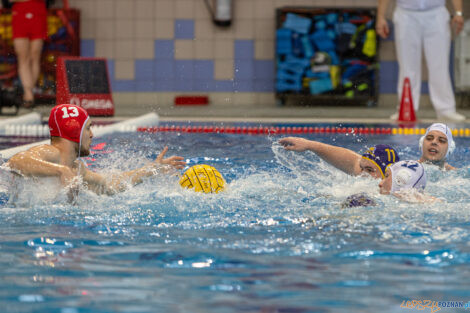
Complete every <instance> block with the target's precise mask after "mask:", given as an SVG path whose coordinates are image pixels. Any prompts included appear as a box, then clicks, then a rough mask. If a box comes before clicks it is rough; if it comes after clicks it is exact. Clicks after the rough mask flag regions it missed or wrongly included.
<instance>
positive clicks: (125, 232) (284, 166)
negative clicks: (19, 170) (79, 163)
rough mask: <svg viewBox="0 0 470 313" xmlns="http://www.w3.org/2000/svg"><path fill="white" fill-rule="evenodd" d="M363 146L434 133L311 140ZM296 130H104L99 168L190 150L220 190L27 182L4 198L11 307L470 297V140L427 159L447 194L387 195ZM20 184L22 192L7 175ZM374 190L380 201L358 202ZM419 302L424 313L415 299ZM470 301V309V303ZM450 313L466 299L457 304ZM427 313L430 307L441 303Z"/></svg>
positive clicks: (276, 308)
mask: <svg viewBox="0 0 470 313" xmlns="http://www.w3.org/2000/svg"><path fill="white" fill-rule="evenodd" d="M302 136H303V137H306V138H309V139H315V140H319V141H322V142H327V143H331V144H335V145H341V146H345V147H347V148H350V149H353V150H355V151H358V152H360V151H364V150H365V149H366V148H367V147H369V146H371V145H374V144H378V143H388V144H391V145H393V146H394V147H396V149H397V150H398V151H399V153H400V158H401V159H403V160H404V159H409V158H410V159H417V158H418V156H419V152H418V147H417V142H418V136H385V135H376V136H364V137H362V136H353V135H350V134H349V135H346V134H334V135H332V134H329V135H319V134H315V135H313V134H312V135H302ZM279 138H281V136H271V137H269V136H243V135H229V134H186V133H183V134H181V133H176V132H168V133H155V134H147V133H137V134H136V133H132V134H130V133H127V134H119V135H113V136H107V137H102V138H98V139H96V140H95V141H94V144H100V143H101V144H102V145H101V146H100V148H101V149H100V150H96V154H94V155H93V156H92V158H93V159H95V160H92V159H88V160H87V162H89V163H90V167H91V168H92V169H95V170H99V171H102V170H104V169H107V170H109V169H111V170H127V169H131V168H135V167H136V166H138V165H141V164H144V163H145V161H146V160H148V159H152V158H155V157H156V156H157V155H158V152H159V151H161V149H162V148H163V147H164V146H165V145H168V146H169V147H170V150H169V152H168V155H175V154H176V155H181V156H184V157H185V158H187V161H188V163H189V165H194V164H198V163H206V164H210V165H212V166H214V167H216V168H217V169H218V170H219V171H220V172H221V173H222V174H223V175H224V177H225V178H226V180H227V181H228V183H229V184H228V185H229V187H228V189H227V190H226V191H225V192H223V193H220V194H213V195H212V194H211V195H204V194H198V193H194V192H192V191H188V190H183V189H181V188H180V187H179V185H178V178H177V177H155V178H151V179H148V180H146V181H145V182H144V183H143V184H141V185H139V186H136V187H134V188H132V189H130V190H128V191H126V192H124V193H121V194H118V195H115V196H113V197H107V196H96V195H94V194H92V193H89V192H85V191H84V192H81V193H80V195H79V198H78V201H77V203H76V204H74V205H72V204H66V203H63V202H62V200H63V198H61V195H59V196H58V198H55V199H54V198H53V197H52V198H51V197H50V196H47V195H46V194H47V193H48V190H50V188H53V183H52V182H46V183H42V184H40V185H38V186H36V187H34V188H33V187H31V186H26V187H25V188H26V189H25V190H24V193H23V197H20V199H19V202H18V203H19V204H18V205H17V207H14V206H12V205H11V204H4V205H3V206H2V207H1V208H0V252H1V253H0V303H2V306H3V308H4V310H6V312H60V313H76V312H80V313H82V312H407V311H410V309H407V308H403V307H400V306H401V305H402V302H403V301H405V300H426V299H427V300H433V301H462V302H463V303H467V302H468V301H469V300H470V288H469V287H470V284H469V281H470V267H469V266H468V264H469V261H470V246H469V244H468V242H469V241H470V235H469V231H470V213H469V209H468V207H469V206H468V199H470V195H469V193H470V188H469V187H470V182H469V178H470V171H469V167H468V159H469V154H470V153H469V148H468V147H469V146H470V139H468V138H456V143H457V148H456V151H455V153H454V154H453V155H452V156H451V157H450V160H449V162H450V163H451V164H453V165H455V166H457V167H459V168H460V169H459V170H457V171H453V172H441V171H440V170H437V169H435V168H433V167H432V166H426V170H427V175H428V186H427V188H426V190H427V193H429V194H432V195H434V196H436V197H439V198H442V202H437V203H433V204H410V203H404V202H400V201H398V200H397V199H395V198H393V197H390V196H383V195H379V194H378V187H377V185H378V181H375V180H373V179H371V178H363V177H350V176H347V175H346V174H344V173H342V172H340V171H338V170H336V169H333V168H332V167H331V166H329V165H327V164H326V163H324V162H323V161H321V160H320V159H319V158H318V157H316V156H315V155H314V154H312V153H310V152H304V153H295V152H289V151H285V150H284V149H283V148H282V147H280V146H279V145H278V144H277V140H278V139H279ZM3 185H4V188H6V187H8V186H5V185H8V184H5V183H4V184H3ZM359 192H366V193H368V194H369V196H370V197H372V198H373V199H374V200H375V201H376V202H377V203H378V205H377V206H375V207H362V208H349V209H342V208H341V203H342V201H344V199H345V198H346V197H347V196H349V195H351V194H355V193H359ZM414 310H416V309H414ZM461 310H463V309H461ZM442 311H443V312H455V309H448V308H447V309H445V308H442ZM425 312H430V309H426V311H425Z"/></svg>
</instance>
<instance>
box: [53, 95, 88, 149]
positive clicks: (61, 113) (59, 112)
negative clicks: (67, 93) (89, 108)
mask: <svg viewBox="0 0 470 313" xmlns="http://www.w3.org/2000/svg"><path fill="white" fill-rule="evenodd" d="M88 119H89V116H88V113H87V112H86V111H85V109H83V108H82V107H79V106H76V105H73V104H59V105H56V106H55V107H53V108H52V110H51V115H49V130H50V132H51V137H53V136H55V137H61V138H65V139H68V140H70V141H74V142H77V143H80V140H81V138H82V133H83V129H84V128H85V124H86V123H87V121H88Z"/></svg>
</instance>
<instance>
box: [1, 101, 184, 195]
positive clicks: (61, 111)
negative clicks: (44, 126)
mask: <svg viewBox="0 0 470 313" xmlns="http://www.w3.org/2000/svg"><path fill="white" fill-rule="evenodd" d="M90 127H91V120H90V118H89V116H88V113H87V112H86V111H85V110H84V109H83V108H81V107H79V106H76V105H72V104H60V105H56V106H55V107H54V108H53V109H52V110H51V114H50V116H49V128H50V133H51V144H45V145H40V146H35V147H33V148H30V149H29V150H26V151H23V152H20V153H17V154H15V155H14V156H13V157H11V158H10V160H9V161H8V166H9V167H10V168H11V169H12V170H13V171H15V172H17V173H18V174H20V175H23V176H30V177H51V176H55V177H58V178H59V179H60V181H61V183H62V185H63V186H67V187H69V188H71V187H73V188H71V190H76V188H77V184H78V182H79V181H80V179H78V178H81V179H82V181H83V182H84V184H85V186H86V187H87V188H88V189H90V190H92V191H94V192H96V193H99V194H101V193H106V194H114V193H116V192H119V191H123V190H125V188H126V185H127V184H128V183H130V184H132V185H135V184H138V183H140V182H141V181H142V179H143V178H144V177H148V176H153V175H156V174H157V173H169V172H172V170H174V169H182V168H183V167H184V166H185V165H186V163H185V162H184V161H183V160H184V159H183V158H182V157H179V156H172V157H169V158H165V159H164V158H163V157H164V156H165V153H166V152H167V151H168V147H165V148H164V149H163V151H162V152H161V153H160V154H159V155H158V157H157V158H156V159H155V160H154V161H153V162H150V163H148V164H147V165H145V166H143V167H141V168H138V169H135V170H132V171H128V172H122V173H120V174H118V175H113V177H110V178H109V177H105V176H103V175H101V174H98V173H95V172H93V171H91V170H89V169H88V168H86V166H84V165H83V163H82V162H81V161H79V160H78V158H79V157H83V156H87V155H89V154H90V144H91V140H92V138H93V133H92V131H91V128H90Z"/></svg>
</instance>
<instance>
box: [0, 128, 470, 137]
mask: <svg viewBox="0 0 470 313" xmlns="http://www.w3.org/2000/svg"><path fill="white" fill-rule="evenodd" d="M102 128H106V126H93V127H92V130H93V131H94V132H96V133H101V129H102ZM116 131H120V132H135V131H137V132H146V133H157V132H181V133H219V134H224V133H225V134H242V135H289V134H292V135H300V134H359V135H424V134H425V132H426V128H406V127H405V128H399V127H328V126H327V127H317V126H316V127H313V126H304V127H296V126H293V127H290V126H286V127H274V126H270V127H267V126H259V127H252V126H250V127H247V126H181V125H162V126H154V127H136V126H132V125H120V126H119V128H116ZM3 135H4V136H19V137H46V138H47V137H49V127H48V126H47V125H6V126H5V128H4V134H3ZM452 135H453V136H455V137H470V128H455V129H453V130H452Z"/></svg>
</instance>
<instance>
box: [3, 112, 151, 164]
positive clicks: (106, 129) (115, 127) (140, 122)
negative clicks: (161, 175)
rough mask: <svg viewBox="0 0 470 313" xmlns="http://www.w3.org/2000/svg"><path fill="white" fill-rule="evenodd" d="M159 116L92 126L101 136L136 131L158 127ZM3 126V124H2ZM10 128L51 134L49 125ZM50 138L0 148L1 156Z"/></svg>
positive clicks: (23, 132) (25, 133) (27, 133)
mask: <svg viewBox="0 0 470 313" xmlns="http://www.w3.org/2000/svg"><path fill="white" fill-rule="evenodd" d="M159 120H160V119H159V116H158V114H157V113H154V112H152V113H148V114H145V115H141V116H138V117H136V118H132V119H128V120H125V121H122V122H119V123H115V124H111V125H106V126H101V125H96V126H92V132H93V136H94V137H100V136H104V135H108V134H113V133H119V132H135V131H137V129H138V128H140V127H156V126H158V123H159ZM0 127H1V126H0ZM5 129H6V130H7V129H8V134H7V133H5V134H3V135H6V136H28V137H29V136H31V137H46V136H49V126H48V125H8V126H5ZM0 135H1V133H0ZM48 143H50V139H47V140H42V141H38V142H34V143H31V144H27V145H23V146H18V147H14V148H10V149H5V150H0V157H2V158H4V159H9V158H11V157H12V156H13V155H15V154H16V153H18V152H21V151H25V150H27V149H29V148H32V147H35V146H39V145H43V144H48Z"/></svg>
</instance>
